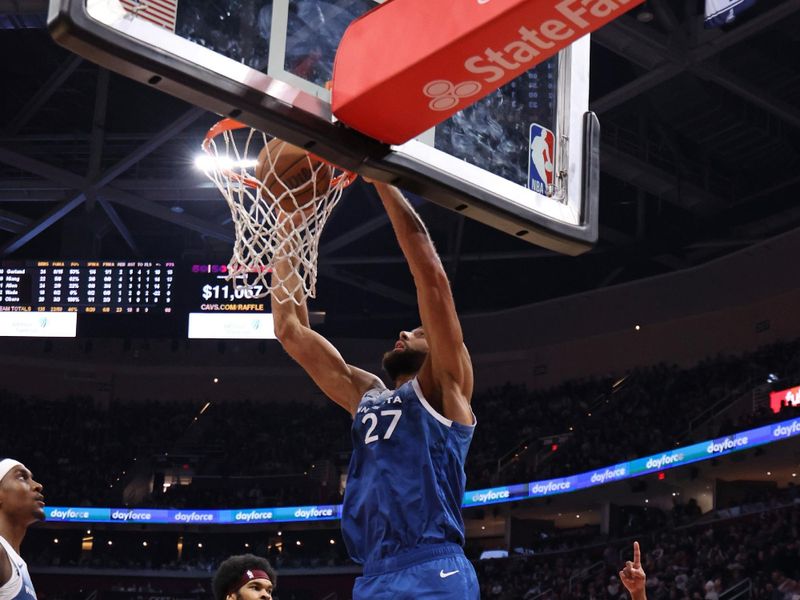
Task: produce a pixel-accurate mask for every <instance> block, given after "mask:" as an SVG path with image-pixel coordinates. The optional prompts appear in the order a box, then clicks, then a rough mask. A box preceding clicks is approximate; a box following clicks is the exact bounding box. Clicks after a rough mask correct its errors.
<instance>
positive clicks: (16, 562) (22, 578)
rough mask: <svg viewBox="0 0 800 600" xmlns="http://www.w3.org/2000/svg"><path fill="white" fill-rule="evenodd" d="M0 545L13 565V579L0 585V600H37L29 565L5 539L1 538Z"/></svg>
mask: <svg viewBox="0 0 800 600" xmlns="http://www.w3.org/2000/svg"><path fill="white" fill-rule="evenodd" d="M0 545H2V546H3V548H4V549H5V551H6V554H7V555H8V561H9V562H10V563H11V578H10V579H9V580H8V581H6V582H5V583H4V584H3V585H0V600H36V592H35V591H33V583H32V582H31V575H30V573H28V565H27V564H25V561H24V560H22V557H21V556H20V555H19V554H17V552H16V551H15V550H14V548H12V547H11V544H9V543H8V542H7V541H6V540H5V538H3V537H0Z"/></svg>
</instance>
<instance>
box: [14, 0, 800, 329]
mask: <svg viewBox="0 0 800 600" xmlns="http://www.w3.org/2000/svg"><path fill="white" fill-rule="evenodd" d="M641 11H645V12H649V13H651V16H652V20H651V21H649V22H646V17H647V16H648V15H640V14H639V13H640V12H641ZM45 12H46V2H45V1H44V0H24V1H23V0H0V56H2V57H3V60H2V64H1V65H0V71H1V72H2V80H3V82H4V84H3V88H4V92H3V93H2V94H0V255H2V257H3V258H58V257H61V258H109V259H122V258H136V257H140V258H153V259H155V258H158V259H167V258H174V259H176V260H181V259H184V260H190V261H193V262H198V261H199V262H204V263H205V262H210V263H224V262H227V259H228V256H229V251H230V244H231V237H232V234H233V231H232V226H231V224H230V220H229V213H228V210H227V208H226V206H225V205H224V203H223V201H222V200H221V198H220V196H219V195H218V192H217V191H216V190H215V189H213V188H211V187H210V185H209V184H208V182H207V181H206V180H205V179H204V177H203V176H202V174H200V173H199V172H198V171H197V170H196V169H195V168H194V166H193V159H194V157H195V155H196V154H197V151H198V145H199V143H200V141H201V139H202V136H203V134H204V132H205V131H206V130H207V129H208V127H209V126H210V125H211V124H212V123H213V122H214V120H215V115H212V114H210V113H207V112H205V111H202V110H200V109H197V108H194V107H192V106H189V105H187V104H185V103H183V102H181V101H178V100H176V99H174V98H172V97H169V96H166V95H164V94H162V93H160V92H157V91H155V90H153V89H150V88H147V87H146V86H143V85H140V84H137V83H134V82H132V81H129V80H127V79H125V78H123V77H120V76H118V75H115V74H110V73H109V72H107V71H105V70H102V69H100V68H98V67H96V66H95V65H93V64H91V63H88V62H86V61H84V60H82V59H80V58H78V57H77V56H74V55H72V54H70V53H69V52H67V51H65V50H63V49H62V48H60V47H59V46H57V45H56V44H55V43H54V42H53V41H52V40H51V39H50V38H49V36H48V33H47V31H46V29H45V27H44V25H45ZM702 12H703V2H702V0H685V1H678V0H648V2H647V4H646V5H643V6H642V7H641V8H637V9H634V10H633V11H632V12H631V13H629V14H628V15H625V16H623V17H622V18H620V19H617V20H616V21H614V22H613V23H611V24H610V25H608V26H606V27H605V28H603V29H602V30H600V31H599V32H598V33H597V34H595V35H594V37H593V43H592V79H591V95H592V99H591V102H590V106H591V108H592V109H593V110H594V111H596V112H597V113H598V115H599V118H600V121H601V125H602V128H603V136H602V145H601V169H602V175H601V200H600V223H601V227H600V241H599V243H598V244H597V246H596V248H595V249H594V250H592V251H591V252H589V253H587V254H585V255H583V256H581V257H578V258H569V257H563V256H559V255H557V254H554V253H552V252H549V251H545V250H540V249H537V248H536V247H533V246H531V245H529V244H528V243H525V242H522V241H520V240H517V239H514V238H511V237H509V236H506V235H504V234H501V233H498V232H496V231H494V230H492V229H489V228H487V227H485V226H483V225H480V224H476V223H474V222H471V221H468V220H465V219H464V218H463V217H462V216H459V215H457V214H454V213H450V212H448V211H445V210H443V209H440V208H438V207H436V206H434V205H431V204H427V203H421V204H420V205H419V210H420V212H421V214H422V217H423V219H424V220H425V221H426V223H427V224H428V226H429V228H430V229H431V232H432V235H433V237H434V239H435V241H436V243H437V246H438V248H439V251H440V253H441V254H442V256H443V260H444V263H445V266H446V268H447V270H448V273H449V276H450V279H451V281H452V283H453V286H454V290H455V295H456V301H457V303H458V306H459V309H460V311H462V312H464V313H477V312H490V311H495V310H500V309H503V308H508V307H513V306H519V305H524V304H530V303H534V302H537V301H541V300H545V299H550V298H556V297H561V296H564V295H569V294H573V293H577V292H584V291H588V290H592V289H596V288H602V287H606V286H611V285H615V284H619V283H623V282H627V281H632V280H636V279H640V278H645V277H651V276H654V275H658V274H662V273H668V272H671V271H675V270H680V269H686V268H689V267H692V266H696V265H699V264H703V263H705V262H707V261H709V260H713V259H715V258H717V257H720V256H722V255H725V254H729V253H731V252H736V251H740V250H742V249H744V248H747V247H748V246H750V245H752V244H756V243H758V242H760V241H763V240H766V239H769V238H771V237H773V236H775V235H778V234H780V233H783V232H785V231H788V230H790V229H793V228H795V227H797V226H798V225H800V205H798V203H797V202H796V198H797V197H798V192H800V61H798V56H800V0H760V1H759V2H757V3H756V4H755V6H754V7H753V8H751V9H750V10H748V11H747V12H745V13H744V14H743V15H742V17H741V18H740V19H739V20H738V21H736V22H735V23H733V24H731V25H728V26H726V27H724V28H721V29H714V30H705V29H703V26H702ZM321 254H322V258H321V260H320V282H319V286H318V289H319V297H318V299H317V301H316V302H315V306H314V308H316V309H317V310H322V311H325V312H326V313H327V315H328V326H329V327H330V328H331V329H332V330H334V331H336V332H337V333H340V334H342V333H348V332H350V333H354V334H358V333H363V332H367V331H369V330H370V328H373V327H374V326H375V322H376V319H379V320H381V322H385V323H392V326H394V325H393V323H394V322H398V321H399V320H400V319H403V320H404V321H407V319H408V318H409V316H410V315H412V314H413V312H414V310H415V309H414V307H415V297H414V291H413V284H412V281H411V278H410V276H409V275H408V271H407V268H406V267H405V265H404V263H403V260H402V256H401V255H400V253H399V250H398V249H397V246H396V243H395V242H394V239H393V235H392V232H391V229H390V228H389V225H388V221H387V219H386V216H385V214H384V212H383V211H382V209H381V207H380V204H379V201H378V200H377V197H376V195H375V194H374V192H373V191H372V190H371V188H370V186H366V185H364V184H362V183H358V184H356V185H355V186H354V188H353V189H352V191H350V192H349V193H348V195H347V197H346V198H345V200H344V201H343V203H342V205H341V206H340V208H338V209H337V212H336V213H334V216H333V218H332V220H331V222H330V223H329V225H328V227H327V228H326V234H325V236H324V238H323V243H322V248H321ZM370 323H371V324H370Z"/></svg>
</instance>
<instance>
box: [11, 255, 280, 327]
mask: <svg viewBox="0 0 800 600" xmlns="http://www.w3.org/2000/svg"><path fill="white" fill-rule="evenodd" d="M256 295H257V294H256V293H254V292H253V291H248V290H243V289H237V288H235V287H234V286H233V285H232V284H231V282H230V281H228V280H227V267H226V266H225V265H212V264H202V265H200V264H186V263H182V262H176V261H171V260H164V261H131V260H5V261H0V336H15V337H76V336H79V337H82V336H90V337H118V336H130V335H132V334H135V335H137V336H147V337H172V338H180V337H187V336H188V337H190V338H207V339H272V338H274V332H273V327H272V315H271V314H269V312H268V310H269V300H268V299H257V298H255V296H256Z"/></svg>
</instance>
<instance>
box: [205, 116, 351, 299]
mask: <svg viewBox="0 0 800 600" xmlns="http://www.w3.org/2000/svg"><path fill="white" fill-rule="evenodd" d="M268 143H269V138H268V137H267V136H266V135H265V134H264V133H262V132H260V131H257V130H255V129H251V128H249V127H247V126H245V125H243V124H241V123H238V122H236V121H233V120H231V119H224V120H223V121H220V122H219V123H217V124H216V125H215V126H214V127H213V128H212V129H211V130H210V131H209V133H208V135H207V136H206V139H205V141H204V142H203V150H204V151H205V152H206V155H207V157H206V158H207V160H206V161H205V162H204V163H203V164H202V165H201V166H202V168H203V170H204V171H205V173H206V175H207V176H208V177H209V178H210V179H211V181H213V182H214V183H215V184H216V186H217V188H219V190H220V192H222V195H223V196H224V197H225V200H226V201H227V202H228V206H229V207H230V209H231V218H232V220H233V224H234V227H235V231H236V242H235V243H234V246H233V255H232V256H231V260H230V263H229V264H228V275H227V279H228V280H229V281H231V282H232V284H233V286H234V288H235V289H237V290H239V289H241V290H243V293H244V295H245V297H247V298H263V297H265V296H267V295H269V294H273V295H274V298H275V299H276V300H278V302H281V303H283V302H287V301H289V300H291V301H293V302H295V303H296V304H301V303H302V302H304V301H305V300H306V299H307V298H309V297H311V298H313V297H315V296H316V282H317V256H318V253H319V240H320V236H321V235H322V229H323V227H324V226H325V223H326V221H327V220H328V217H329V216H330V214H331V212H332V211H333V209H334V208H335V207H336V204H337V203H338V202H339V199H340V198H341V197H342V192H343V191H344V188H346V187H347V186H348V185H350V183H352V182H353V181H354V180H355V177H356V176H355V174H353V173H349V172H347V171H343V170H342V169H339V168H337V167H335V166H333V165H330V164H329V163H325V162H320V161H319V159H316V160H313V159H312V158H311V157H310V156H309V155H306V157H305V159H304V160H307V161H308V167H309V170H310V172H311V177H310V179H304V180H303V181H301V182H299V183H298V182H297V181H291V182H288V181H286V182H284V181H282V180H281V179H280V178H278V177H277V174H276V172H275V170H274V167H275V164H276V163H277V161H278V159H279V157H280V155H281V153H282V152H283V151H284V150H285V149H286V148H287V146H288V145H286V144H282V143H281V144H275V143H274V142H273V147H272V148H271V152H265V154H266V160H265V162H264V167H263V168H262V170H261V172H260V173H259V174H258V175H259V178H260V180H259V178H257V177H256V176H255V172H256V165H257V163H258V160H257V158H258V155H259V152H261V151H262V150H263V149H264V148H268V147H269V146H268ZM265 181H269V182H272V183H271V184H270V186H271V189H270V187H267V185H264V182H265ZM276 260H279V261H280V260H282V261H286V260H288V261H290V262H291V264H292V266H293V267H294V268H293V269H291V273H289V274H288V275H287V274H286V272H285V271H286V269H281V271H283V277H281V276H280V275H279V274H278V273H277V272H275V270H274V266H275V263H276ZM276 291H280V292H283V293H278V294H275V292H276Z"/></svg>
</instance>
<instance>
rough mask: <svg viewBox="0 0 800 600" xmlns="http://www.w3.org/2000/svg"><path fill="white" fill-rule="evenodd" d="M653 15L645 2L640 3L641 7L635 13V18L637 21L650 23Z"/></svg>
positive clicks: (653, 17)
mask: <svg viewBox="0 0 800 600" xmlns="http://www.w3.org/2000/svg"><path fill="white" fill-rule="evenodd" d="M655 17H656V16H655V15H654V14H653V11H652V10H650V6H649V5H648V3H647V2H645V3H644V4H642V8H640V9H639V12H638V13H636V20H637V21H639V23H650V22H651V21H652V20H653V19H655Z"/></svg>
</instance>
